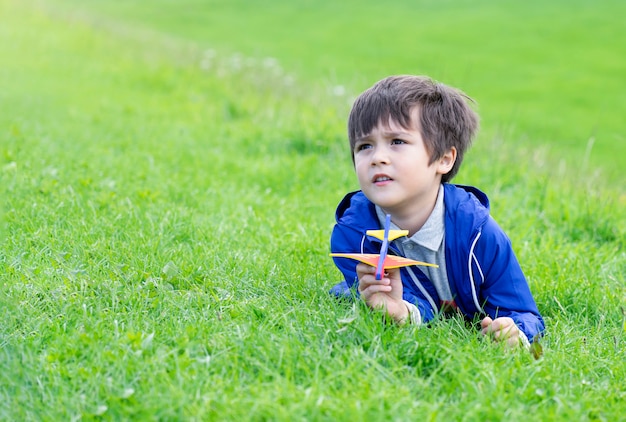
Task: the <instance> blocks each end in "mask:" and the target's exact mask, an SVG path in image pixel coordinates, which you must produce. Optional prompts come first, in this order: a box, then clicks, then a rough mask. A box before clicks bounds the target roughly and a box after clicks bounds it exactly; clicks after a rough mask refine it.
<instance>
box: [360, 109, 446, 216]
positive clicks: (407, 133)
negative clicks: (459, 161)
mask: <svg viewBox="0 0 626 422" xmlns="http://www.w3.org/2000/svg"><path fill="white" fill-rule="evenodd" d="M418 117H419V115H418V111H415V112H414V114H413V119H412V121H413V122H417V121H419V119H418ZM353 153H354V164H355V169H356V174H357V177H358V179H359V185H360V186H361V190H362V191H363V193H365V196H367V198H369V200H370V201H372V202H374V203H375V204H377V205H379V206H381V207H382V208H383V209H384V210H385V211H386V212H388V213H391V214H392V216H393V215H394V214H397V215H399V216H400V215H406V214H407V213H411V212H419V211H420V209H421V208H422V207H426V206H432V205H433V204H434V201H435V199H436V198H437V193H438V191H439V185H440V184H441V175H442V174H443V173H447V172H448V171H449V170H450V168H451V167H452V164H454V161H453V160H452V164H450V165H449V166H448V165H447V161H446V159H444V158H442V159H441V160H436V161H435V162H434V163H432V164H429V162H430V156H429V154H428V152H427V151H426V146H425V145H424V140H423V139H422V135H421V133H420V131H419V130H418V129H417V128H415V124H413V128H412V129H405V128H403V127H402V126H400V125H399V124H398V123H396V122H395V121H393V120H390V121H389V122H388V124H387V125H384V124H381V123H379V124H378V126H376V127H374V129H373V130H372V131H371V132H370V133H369V134H368V135H366V136H364V137H362V138H360V139H357V141H356V143H355V145H354V151H353Z"/></svg>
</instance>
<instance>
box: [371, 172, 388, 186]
mask: <svg viewBox="0 0 626 422" xmlns="http://www.w3.org/2000/svg"><path fill="white" fill-rule="evenodd" d="M392 180H393V179H392V178H391V177H389V176H387V175H386V174H377V175H375V176H374V177H373V178H372V183H375V184H382V183H386V182H391V181H392Z"/></svg>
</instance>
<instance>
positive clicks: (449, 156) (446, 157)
mask: <svg viewBox="0 0 626 422" xmlns="http://www.w3.org/2000/svg"><path fill="white" fill-rule="evenodd" d="M455 162H456V147H451V148H450V149H449V150H448V151H446V152H445V153H444V154H443V155H442V156H441V158H440V159H439V160H438V161H437V173H439V174H447V173H449V172H450V170H452V167H453V166H454V163H455Z"/></svg>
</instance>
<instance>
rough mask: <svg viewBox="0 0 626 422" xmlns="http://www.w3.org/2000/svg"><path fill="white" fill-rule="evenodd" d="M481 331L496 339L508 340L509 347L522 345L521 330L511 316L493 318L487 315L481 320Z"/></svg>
mask: <svg viewBox="0 0 626 422" xmlns="http://www.w3.org/2000/svg"><path fill="white" fill-rule="evenodd" d="M480 326H481V328H482V329H481V331H480V332H481V333H482V334H483V335H485V336H490V337H491V338H493V339H494V340H495V341H501V342H502V341H503V342H506V345H507V346H508V347H511V348H513V347H518V346H519V345H520V335H523V334H520V330H519V328H518V327H517V325H515V322H513V320H512V319H511V318H509V317H500V318H496V319H491V318H490V317H485V318H484V319H483V320H482V321H480Z"/></svg>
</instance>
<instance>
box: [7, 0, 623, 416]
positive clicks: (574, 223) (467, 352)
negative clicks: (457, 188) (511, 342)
mask: <svg viewBox="0 0 626 422" xmlns="http://www.w3.org/2000/svg"><path fill="white" fill-rule="evenodd" d="M251 3H252V2H251ZM78 4H79V3H78V2H73V0H58V1H51V2H34V1H18V0H0V16H3V19H2V24H1V25H0V39H2V40H4V42H2V43H0V57H2V58H3V62H2V63H3V64H2V66H0V104H2V108H3V111H2V113H0V195H1V197H2V202H1V205H2V226H1V230H2V231H1V232H0V233H2V237H1V239H2V244H1V247H0V286H1V289H0V318H1V319H0V321H1V322H2V323H1V324H0V419H2V420H78V419H85V420H92V419H104V420H128V419H133V420H144V419H148V420H153V419H155V420H268V419H271V420H382V419H395V420H410V419H411V420H413V419H427V420H435V421H438V420H502V419H506V420H526V419H528V417H529V416H531V417H533V418H535V419H538V420H608V421H612V420H619V419H620V418H623V415H624V414H626V404H625V403H626V389H625V388H624V382H623V380H624V379H625V378H626V363H625V362H626V351H625V348H626V314H625V312H626V280H625V274H626V255H625V253H624V245H625V243H626V242H625V240H626V223H625V222H626V196H625V193H624V189H623V185H622V183H621V180H622V179H620V174H619V170H620V169H621V166H623V164H624V154H623V152H624V148H625V147H624V139H623V123H622V122H621V110H623V109H624V98H623V96H622V95H620V92H623V87H624V85H623V84H624V82H623V81H622V78H621V76H618V74H619V75H621V73H620V71H621V69H623V68H624V60H626V59H625V58H624V55H623V54H619V53H620V51H621V50H620V49H623V45H624V44H623V43H621V44H620V42H621V41H620V40H619V38H618V37H619V36H621V37H623V34H621V33H619V35H618V32H616V31H617V29H618V23H619V22H621V21H620V20H619V19H618V18H619V16H620V13H621V12H622V11H623V8H624V6H623V5H622V4H621V3H620V2H608V1H605V2H595V3H585V2H574V3H564V2H563V3H561V2H552V3H551V6H542V9H537V7H539V6H537V5H535V7H534V8H533V6H532V4H522V3H519V4H517V3H515V4H513V3H510V4H506V6H507V7H508V6H510V7H511V8H510V9H509V8H507V7H504V6H500V7H495V6H490V5H489V3H488V2H479V4H478V6H476V7H475V8H474V7H472V8H471V11H472V14H468V11H470V8H469V3H465V2H458V3H455V2H427V1H425V2H420V4H421V5H423V8H424V9H423V15H424V16H425V17H424V18H423V19H421V20H420V22H423V23H424V25H421V26H419V28H417V29H416V31H417V32H416V35H415V36H423V37H426V38H428V37H432V38H428V39H430V40H431V41H432V40H435V39H437V40H442V41H441V43H439V44H434V43H433V42H428V43H425V44H424V45H425V46H427V47H428V48H426V47H424V48H426V50H422V51H421V52H420V56H422V57H429V58H430V59H429V60H424V61H425V62H428V63H427V64H424V65H421V64H419V62H417V61H412V60H411V59H410V58H407V56H405V55H403V54H402V52H403V51H405V50H407V49H408V48H409V47H407V45H406V44H397V45H396V44H395V43H387V42H386V40H384V39H381V38H380V35H379V34H381V33H385V32H387V31H389V30H398V31H399V33H398V34H397V38H396V40H400V39H407V38H408V37H410V36H411V35H410V32H408V31H409V29H407V25H402V24H401V23H402V20H403V19H406V20H407V21H408V20H410V18H411V17H412V16H414V14H417V13H418V12H417V11H407V12H406V13H404V11H405V9H404V7H405V6H402V5H401V3H397V5H395V6H393V7H390V8H389V9H385V10H382V9H381V6H375V5H370V3H367V2H366V3H364V4H365V6H364V7H363V8H355V7H351V6H353V4H352V3H351V2H345V3H341V4H342V6H340V5H339V3H338V4H335V3H334V2H318V3H312V2H294V3H291V2H290V3H287V2H278V1H277V2H273V3H272V6H271V7H270V6H269V5H264V6H263V7H261V6H258V5H257V6H255V5H256V4H257V3H252V4H248V3H241V4H238V3H237V2H211V3H209V2H207V3H204V2H200V1H192V0H187V1H186V2H185V7H181V6H180V3H179V2H173V1H166V0H159V1H154V2H151V4H152V7H151V8H150V9H149V10H148V9H146V8H145V7H140V4H139V3H138V2H119V1H108V2H104V1H100V2H98V1H89V2H81V3H80V8H79V7H78V6H77V5H78ZM472 4H474V3H472ZM244 6H245V7H244ZM296 6H297V7H296ZM420 10H422V9H420ZM295 12H298V13H295ZM557 12H558V13H557ZM561 12H563V13H561ZM281 13H282V14H281ZM387 13H389V15H390V16H392V17H394V19H390V20H389V21H387V20H384V19H377V18H380V16H381V15H384V14H387ZM420 16H422V14H421V13H420ZM505 16H508V17H509V20H503V17H505ZM368 17H369V19H366V18H368ZM428 17H431V18H430V19H428ZM434 17H437V19H439V20H441V21H444V22H446V23H447V25H446V26H445V27H439V26H438V25H437V23H436V22H435V21H434ZM511 17H515V18H519V19H515V20H512V19H511ZM205 19H207V20H205ZM359 22H368V25H371V26H370V29H371V28H375V27H376V28H378V30H377V31H371V30H370V31H362V32H356V31H345V32H344V31H343V27H344V26H348V27H355V26H356V25H357V23H359ZM521 22H524V25H522V24H521ZM486 23H489V25H487V24H486ZM548 24H549V25H548ZM462 25H466V26H465V27H460V26H462ZM525 25H528V27H526V26H525ZM263 28H266V29H267V31H264V30H262V29H263ZM315 28H318V30H317V31H315ZM527 28H535V29H541V30H545V31H546V33H544V34H543V36H548V40H549V42H545V43H543V44H541V45H540V46H538V43H537V42H535V41H541V40H544V38H541V37H540V35H542V34H540V33H541V31H539V30H535V31H529V33H528V34H526V35H525V36H523V37H522V36H520V37H517V41H515V39H516V37H513V35H515V34H517V33H518V32H519V31H522V30H523V29H527ZM581 28H582V29H581ZM587 28H597V30H595V31H590V30H586V29H587ZM296 29H298V30H297V31H296ZM470 29H472V30H473V31H472V30H470ZM363 32H365V33H366V34H371V38H369V35H368V36H367V37H365V36H364V35H363ZM292 33H297V34H300V35H299V36H298V37H291V36H290V34H292ZM481 34H482V35H481ZM511 34H513V35H511ZM546 34H547V35H546ZM444 35H445V36H446V37H447V38H442V37H444ZM507 35H511V38H508V39H507V38H506V36H507ZM531 35H532V36H531ZM550 35H552V36H550ZM300 36H301V38H299V37H300ZM487 38H488V39H491V40H492V41H493V44H490V49H488V50H483V49H481V50H480V51H478V52H476V54H475V55H474V54H470V53H469V52H468V51H467V47H469V46H473V45H475V44H476V43H479V42H481V40H482V41H484V40H485V39H487ZM298 39H299V40H300V41H298ZM514 42H515V44H513V43H514ZM300 43H302V44H304V45H306V46H307V47H306V48H304V49H303V48H302V47H301V44H300ZM380 43H383V44H384V45H386V46H387V45H390V46H393V48H391V47H390V49H389V50H385V52H384V54H385V55H386V57H385V63H386V64H385V65H384V66H383V65H382V64H380V65H379V64H378V63H379V59H378V58H375V57H374V56H372V54H374V53H373V51H378V53H376V54H383V53H382V52H380V49H375V48H367V47H368V46H370V47H371V46H374V47H375V46H377V45H380ZM576 46H579V47H580V51H579V50H578V48H576ZM509 47H510V49H509ZM513 47H515V48H513ZM540 47H541V48H540ZM344 49H345V50H344ZM509 50H510V51H509ZM531 52H533V54H534V55H531V54H530V53H531ZM554 52H557V53H555V54H557V55H556V56H553V53H554ZM235 53H238V54H237V55H235ZM491 53H493V55H494V56H492V54H491ZM504 53H509V54H508V55H506V56H504V55H503V54H504ZM428 54H430V56H429V55H428ZM520 55H521V56H522V57H523V58H524V60H520V59H519V57H520ZM495 56H497V57H499V59H498V60H496V58H494V57H495ZM448 57H456V59H454V60H457V61H458V63H460V64H461V65H459V66H457V65H456V63H455V62H454V61H453V60H452V59H450V60H446V59H445V58H448ZM565 58H567V60H565ZM484 60H487V61H491V62H490V64H489V66H485V67H484V68H483V67H482V64H481V63H482V62H483V61H484ZM523 62H525V63H526V64H524V63H523ZM507 63H508V65H507ZM479 67H480V68H479ZM509 67H512V68H514V69H513V70H511V71H510V72H509V71H508V69H509ZM571 67H574V68H577V69H578V70H577V72H579V73H571V74H570V73H567V74H564V73H563V72H564V69H566V68H571ZM409 71H410V72H414V73H428V74H431V75H432V76H433V77H436V78H437V79H440V80H443V81H444V82H449V83H451V84H453V85H459V86H461V87H462V88H464V89H465V90H466V91H468V93H470V94H471V95H473V96H474V97H476V99H477V100H478V101H479V103H480V112H481V114H482V116H483V130H482V132H481V136H480V138H479V139H478V142H477V144H476V146H475V149H474V150H473V152H472V153H471V154H470V155H469V156H468V157H467V161H466V162H465V163H464V167H463V168H462V170H461V172H460V174H459V176H458V177H457V179H455V181H456V182H458V183H464V184H474V185H477V186H479V187H481V188H482V189H483V190H485V191H486V192H487V193H488V194H489V195H490V198H491V201H492V204H493V205H492V208H493V209H492V212H493V214H494V216H495V217H496V219H497V220H498V222H499V223H500V225H502V226H503V227H504V228H505V230H506V231H507V232H508V234H509V235H510V237H511V239H512V241H513V244H514V246H515V250H516V253H517V255H518V257H519V259H520V261H521V263H522V267H523V269H524V271H525V273H526V275H527V276H528V279H529V282H530V284H531V288H532V290H533V292H534V294H535V297H536V300H537V302H538V305H539V308H540V310H541V311H542V313H543V315H544V317H545V319H546V323H547V327H548V330H547V334H546V337H545V338H544V339H543V340H542V342H541V344H542V347H543V351H544V353H543V356H542V357H541V358H540V359H538V360H535V359H534V358H533V357H532V356H531V355H530V354H528V353H525V352H521V351H520V352H504V351H503V350H502V349H501V348H500V347H499V346H498V345H494V344H491V343H489V342H488V341H484V340H483V339H481V338H480V337H479V336H478V334H477V332H476V330H475V329H474V328H472V327H470V326H469V325H467V324H466V323H465V322H464V321H461V320H459V319H454V318H452V319H445V320H441V321H438V322H436V323H434V324H433V325H432V326H431V327H429V328H421V329H419V328H415V327H396V326H393V325H386V324H384V323H383V322H382V321H381V319H380V317H379V316H377V315H376V314H373V313H371V312H369V311H367V310H366V309H364V307H363V306H362V305H361V304H348V303H339V302H336V301H334V300H332V299H331V298H330V297H329V296H328V295H327V291H328V289H329V288H330V287H331V286H332V285H333V284H334V283H335V282H337V281H338V277H339V273H338V271H337V270H336V269H335V268H334V267H333V264H332V261H331V260H330V259H329V258H328V256H327V252H328V236H329V234H330V230H331V228H332V224H333V215H334V208H335V206H336V204H337V202H338V201H339V200H340V199H341V198H342V196H343V194H344V193H346V192H347V191H349V190H352V189H355V188H356V186H357V184H356V178H355V177H354V174H353V171H352V167H351V162H350V159H349V154H348V151H347V147H346V143H347V141H346V140H345V119H346V114H347V112H348V110H349V105H350V100H351V98H352V96H353V95H354V93H355V92H357V91H358V90H360V89H362V88H363V87H365V86H367V85H370V84H371V83H372V82H373V81H375V80H376V79H377V78H379V77H381V76H383V74H385V73H396V72H402V73H405V72H409ZM479 76H480V77H479ZM530 76H532V77H530ZM568 78H571V79H568ZM522 82H523V83H524V84H522ZM568 82H569V83H568ZM551 89H554V90H555V92H554V93H553V92H552V91H551ZM600 92H601V93H602V94H600ZM554 110H558V113H555V112H553V111H554ZM555 114H556V115H558V116H559V118H558V119H557V118H554V116H555ZM591 134H593V135H594V136H595V142H594V145H593V149H592V150H591V153H587V152H586V151H587V146H588V139H589V137H590V136H591ZM564 145H567V149H568V150H569V151H568V152H563V153H561V150H562V149H564ZM538 146H541V147H540V148H537V147H538ZM600 163H606V166H605V167H602V168H598V169H597V170H596V166H598V165H599V164H600Z"/></svg>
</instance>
